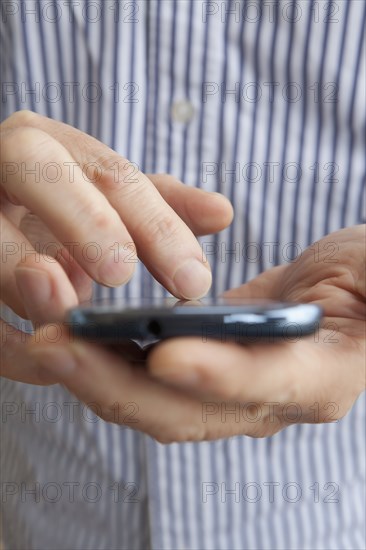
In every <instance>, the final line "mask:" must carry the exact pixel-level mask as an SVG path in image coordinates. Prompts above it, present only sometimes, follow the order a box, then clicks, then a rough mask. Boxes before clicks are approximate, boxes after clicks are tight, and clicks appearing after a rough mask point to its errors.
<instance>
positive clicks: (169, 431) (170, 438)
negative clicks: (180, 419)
mask: <svg viewBox="0 0 366 550" xmlns="http://www.w3.org/2000/svg"><path fill="white" fill-rule="evenodd" d="M152 437H154V439H156V441H158V442H159V443H162V444H163V445H167V444H170V443H186V442H189V441H191V442H194V441H204V440H206V439H207V436H206V431H205V427H204V426H203V425H202V424H200V423H197V422H192V423H184V424H181V425H174V426H172V427H171V428H167V427H164V428H162V429H161V430H154V433H153V434H152Z"/></svg>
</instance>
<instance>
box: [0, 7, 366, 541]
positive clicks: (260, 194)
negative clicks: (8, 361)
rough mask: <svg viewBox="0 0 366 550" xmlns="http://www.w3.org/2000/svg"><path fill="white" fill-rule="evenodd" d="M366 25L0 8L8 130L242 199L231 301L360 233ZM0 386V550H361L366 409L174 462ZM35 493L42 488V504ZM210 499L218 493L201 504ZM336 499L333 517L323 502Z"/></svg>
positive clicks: (218, 257) (348, 17)
mask: <svg viewBox="0 0 366 550" xmlns="http://www.w3.org/2000/svg"><path fill="white" fill-rule="evenodd" d="M32 11H34V13H32ZM13 12H14V13H13ZM259 13H262V16H261V17H256V14H259ZM365 17H366V4H365V3H364V2H361V1H359V0H349V1H347V2H346V1H340V0H339V1H334V2H327V1H324V0H306V1H298V2H286V1H285V0H278V1H277V0H273V1H269V2H266V3H262V4H261V3H260V2H259V0H255V1H249V0H248V1H246V0H240V1H239V0H216V1H214V2H209V1H200V0H176V1H173V0H160V1H159V0H120V1H115V0H113V1H112V0H104V1H102V0H93V1H92V0H80V1H79V2H73V1H71V0H70V2H63V1H62V2H56V0H26V1H24V2H21V1H20V0H14V1H12V2H3V3H2V24H1V45H2V64H1V83H2V97H1V106H2V119H4V118H6V117H7V116H9V115H10V114H11V113H12V112H14V111H16V110H19V109H31V110H33V111H36V112H39V113H41V114H44V115H47V116H49V117H52V118H54V119H56V120H63V121H65V122H67V123H69V124H71V125H73V126H76V127H78V128H80V129H81V130H83V131H85V132H88V133H90V134H91V135H94V136H95V137H96V138H98V139H100V140H101V141H103V142H104V143H106V144H108V145H109V146H111V147H112V148H113V149H115V150H116V151H117V152H119V153H120V154H121V155H124V156H126V157H127V158H129V159H130V160H131V161H133V162H135V163H137V164H138V165H139V167H140V168H141V170H143V171H145V172H147V173H152V172H169V173H172V174H174V175H175V176H177V177H178V178H180V179H181V180H182V181H184V182H185V183H186V184H188V185H192V186H199V187H202V188H205V189H207V190H215V191H220V192H222V193H224V194H225V195H226V196H228V197H229V198H230V199H231V200H232V202H233V203H234V205H235V211H236V217H235V221H234V223H233V225H232V226H231V227H230V228H229V229H227V230H225V231H223V232H222V233H221V234H220V235H218V236H215V237H207V238H204V239H202V241H203V246H204V247H206V248H207V245H208V243H210V244H211V245H213V246H215V247H216V249H217V250H219V251H220V252H218V253H216V254H215V255H210V256H209V260H210V261H211V263H212V267H213V273H214V285H213V292H214V293H218V292H221V291H222V290H224V289H226V288H230V287H233V286H237V285H239V284H241V283H242V282H244V281H246V280H248V279H250V278H252V277H254V276H256V275H257V274H258V273H259V272H261V271H263V270H265V269H269V268H270V267H272V266H273V265H275V264H278V263H284V262H285V261H289V260H291V259H292V258H294V257H295V256H296V254H298V253H299V251H300V250H303V249H304V248H305V247H306V246H307V245H308V244H310V243H311V242H313V241H314V240H315V239H318V238H320V237H321V236H323V235H324V234H327V233H329V232H331V231H334V230H336V229H338V228H340V227H344V226H349V225H353V224H356V223H364V222H365V221H366V207H365V199H366V193H365V173H366V170H365V121H366V113H365V111H366V102H365V88H364V83H365V81H366V75H365ZM271 83H274V85H271ZM289 83H292V84H289ZM235 88H239V90H244V94H247V95H246V96H245V97H244V99H243V96H242V94H241V100H240V101H239V100H237V98H236V97H235V95H233V94H232V93H229V92H230V91H232V90H235ZM225 89H226V90H227V92H228V93H227V94H226V96H225V95H224V96H222V93H221V91H222V90H225ZM27 90H28V93H27ZM29 90H35V93H29ZM60 90H61V91H62V93H61V94H59V97H57V94H58V93H59V92H60ZM205 90H206V92H205ZM207 90H208V91H207ZM256 90H257V91H258V93H259V92H261V97H259V98H258V100H257V101H253V94H254V93H255V91H256ZM12 91H14V93H12ZM212 91H214V92H215V93H212ZM71 92H73V93H72V95H71V96H70V95H68V94H71ZM99 92H100V97H96V99H95V101H94V100H93V101H91V100H88V97H89V99H90V98H93V97H94V94H97V95H99ZM210 92H211V93H210ZM296 92H298V93H300V92H301V97H299V99H298V101H290V100H289V99H288V98H287V100H286V94H287V93H288V94H289V96H290V99H291V98H293V97H294V96H293V95H291V94H295V93H296ZM270 93H271V98H270ZM88 94H89V96H88ZM47 97H48V100H47ZM180 101H186V102H189V104H190V106H191V107H193V110H194V115H193V118H192V120H190V122H189V123H184V122H181V121H179V120H178V119H177V118H176V117H175V116H174V115H172V107H173V106H174V105H176V103H177V102H180ZM235 243H237V244H235ZM235 247H236V255H239V257H236V256H235V254H233V253H231V254H230V250H233V249H235ZM256 250H257V251H258V250H259V251H261V252H262V254H259V256H258V257H257V258H255V259H253V260H252V261H251V259H252V258H254V257H255V251H256ZM269 251H271V252H272V253H273V254H271V255H270V254H269ZM243 253H244V256H246V259H245V258H243ZM235 260H238V261H235ZM96 294H97V296H98V297H108V296H111V297H114V296H138V295H144V296H151V295H154V296H159V295H163V294H165V291H164V289H162V288H161V287H160V286H159V285H158V284H157V283H156V282H154V281H153V280H152V278H151V277H150V275H149V274H148V273H147V271H146V270H145V269H144V268H143V267H142V266H141V265H140V264H139V265H138V266H137V270H136V275H135V277H134V278H133V280H132V281H131V282H130V283H129V284H128V285H126V286H125V287H124V288H121V289H118V290H112V289H107V288H102V287H98V288H96ZM1 384H2V385H1V392H2V402H3V404H4V403H5V404H9V403H10V404H11V406H13V407H14V408H13V409H9V410H8V409H4V406H3V409H2V412H3V418H2V423H1V436H2V443H3V445H2V458H1V482H2V488H3V490H5V488H7V490H8V491H10V490H11V487H12V488H13V489H14V491H15V490H16V489H17V490H18V492H17V494H15V495H10V494H8V495H7V496H6V495H5V497H4V494H5V493H3V502H2V516H3V522H4V535H3V536H4V542H5V548H6V550H7V549H11V550H14V549H19V550H24V549H25V548H27V549H34V550H35V549H37V550H41V549H47V550H50V549H55V550H56V549H57V550H60V549H62V548H64V549H70V548H73V549H80V550H81V549H82V550H86V549H93V550H94V549H97V548H98V549H105V550H111V549H129V550H131V549H136V550H137V549H146V548H149V547H151V548H152V549H156V550H163V549H167V550H168V549H192V550H193V549H197V550H198V549H204V550H209V549H212V550H218V549H223V550H226V549H228V548H230V549H253V550H254V549H271V550H273V549H285V548H286V549H289V548H293V549H295V548H296V549H300V548H302V549H310V548H311V549H323V548H324V549H325V548H326V549H345V548H352V549H363V548H365V523H364V518H365V438H364V433H365V416H366V415H365V399H364V397H361V398H360V399H359V400H358V402H357V403H356V405H355V406H354V407H353V409H352V410H351V412H350V413H349V414H348V415H347V416H346V417H345V418H344V419H343V420H342V421H340V422H338V423H335V424H327V425H296V426H292V427H289V428H287V429H286V430H285V431H283V432H281V433H279V434H277V435H275V436H274V437H272V438H267V439H262V440H254V439H249V438H247V437H235V438H231V439H229V440H222V441H217V442H210V443H207V442H204V443H199V444H193V443H187V444H172V445H167V446H163V445H160V444H158V443H156V442H155V441H153V440H151V439H150V438H148V437H147V436H145V435H143V434H140V433H139V432H137V431H131V430H128V429H124V428H122V427H119V426H116V425H112V424H106V423H104V422H102V421H101V420H99V419H98V418H97V417H95V416H94V417H93V416H92V414H91V413H88V416H86V414H87V413H86V409H85V408H84V406H83V405H82V404H80V403H78V402H76V401H75V399H74V398H73V397H72V396H70V395H69V394H68V392H67V391H66V390H64V389H63V388H61V387H49V388H47V387H46V388H43V387H42V388H40V387H33V386H27V385H25V384H18V383H14V382H11V381H8V380H2V382H1ZM72 403H73V405H72ZM24 407H27V408H32V407H33V408H35V407H36V408H37V407H38V408H39V411H40V417H39V418H35V417H34V416H33V417H32V416H31V415H28V416H27V417H25V418H24V415H22V414H21V411H22V410H23V409H24ZM73 408H74V409H73ZM70 409H73V410H74V412H75V414H74V418H72V421H71V419H70V416H69V413H70ZM51 410H54V411H58V414H59V415H61V416H60V418H59V419H58V420H57V421H56V422H53V421H51V420H50V419H49V417H48V416H47V414H48V412H49V411H51ZM60 411H61V412H60ZM6 483H7V484H8V485H6V486H5V485H4V484H6ZM21 483H24V484H25V485H24V486H23V488H26V489H30V488H32V487H37V486H36V485H35V484H36V483H38V484H39V486H38V487H39V488H40V491H41V493H40V498H39V502H34V497H32V495H30V494H29V495H28V496H27V495H24V494H22V486H21ZM49 483H53V484H56V485H54V486H47V484H49ZM73 483H74V484H75V483H79V485H74V489H75V502H71V499H70V494H69V490H70V487H71V485H70V484H73ZM271 483H272V484H273V483H276V484H278V485H275V486H273V485H272V487H273V489H274V499H273V502H271V499H270V498H269V488H270V485H268V484H271ZM286 483H292V484H296V485H293V486H290V488H289V493H288V494H289V495H291V496H293V493H291V490H294V489H295V488H296V487H300V489H301V491H302V494H301V498H299V500H298V501H297V502H288V501H286V499H285V498H284V497H283V493H282V491H283V490H285V489H284V488H285V487H286ZM9 484H13V485H12V486H10V485H9ZM88 484H92V485H88ZM93 484H94V485H93ZM207 484H209V485H207ZM327 484H328V485H327ZM329 484H330V485H329ZM96 486H97V487H99V488H100V491H101V495H100V498H99V499H98V500H97V501H96V502H92V500H93V495H92V489H93V488H94V489H95V487H96ZM117 486H118V488H119V490H120V493H119V494H118V495H117V494H116V488H117ZM45 487H46V489H47V487H49V491H50V493H49V497H48V496H47V495H48V493H46V497H45V496H44V495H42V488H43V489H45ZM87 487H90V491H91V493H90V495H89V496H88V495H85V494H84V495H83V494H82V492H81V489H82V488H83V489H85V488H87ZM208 487H210V488H211V490H216V489H217V492H215V494H211V495H206V497H205V498H203V497H204V493H203V491H205V490H206V491H207V490H208V489H207V488H208ZM238 487H239V492H237V493H236V494H232V493H231V494H230V493H227V494H226V495H225V489H226V490H227V491H229V490H234V489H237V488H238ZM291 487H292V489H291ZM311 487H312V488H311ZM337 487H338V490H337V491H336V489H337ZM58 488H61V489H62V495H61V497H60V499H59V500H58V501H57V502H51V500H52V498H53V496H54V494H53V493H52V490H54V491H57V490H58ZM333 489H334V490H335V497H336V498H337V499H338V502H325V501H324V500H325V499H327V497H328V498H329V496H330V494H331V492H332V490H333ZM135 490H137V495H136V497H134V496H133V493H134V491H135ZM243 490H244V491H245V490H248V491H249V492H248V495H247V498H245V497H244V496H243ZM255 491H262V496H261V498H259V499H258V500H257V501H256V502H254V500H255V498H254V497H255ZM317 491H319V495H318V494H317ZM131 494H132V497H131ZM22 496H23V497H24V498H23V499H22V498H21V497H22ZM56 496H57V494H56ZM136 499H137V502H129V501H130V500H136ZM317 499H318V500H319V502H317ZM114 500H117V502H114ZM225 500H226V501H225Z"/></svg>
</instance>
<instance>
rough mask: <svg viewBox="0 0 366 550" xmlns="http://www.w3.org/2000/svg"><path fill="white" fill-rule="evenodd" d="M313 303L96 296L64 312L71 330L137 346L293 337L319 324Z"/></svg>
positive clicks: (103, 340) (105, 341) (98, 339)
mask: <svg viewBox="0 0 366 550" xmlns="http://www.w3.org/2000/svg"><path fill="white" fill-rule="evenodd" d="M321 317H322V310H321V308H320V307H319V306H317V305H315V304H299V303H282V302H274V301H273V302H271V301H264V300H262V301H261V300H242V299H237V298H231V299H227V298H203V299H201V300H195V301H178V300H176V299H169V298H168V299H151V300H147V299H135V300H131V299H129V300H128V301H121V300H119V301H117V302H115V301H113V302H109V301H102V302H98V303H89V304H87V305H84V306H79V307H77V308H75V309H72V310H70V311H69V313H68V316H67V322H68V324H69V326H70V329H71V332H72V333H73V334H74V335H75V336H77V337H81V338H86V339H88V340H89V341H93V342H96V343H101V344H112V345H113V344H121V343H124V342H128V341H134V342H136V343H138V344H139V345H140V346H141V347H143V346H144V345H149V344H151V343H153V342H157V341H160V340H164V339H166V338H174V337H179V336H197V337H200V338H201V339H202V341H203V342H205V341H207V340H210V339H215V340H220V341H222V342H225V341H235V342H237V343H240V344H245V343H250V342H256V341H276V340H284V341H296V340H297V339H299V338H301V337H303V336H306V335H308V334H311V333H313V332H315V331H316V330H317V328H318V327H319V321H320V319H321Z"/></svg>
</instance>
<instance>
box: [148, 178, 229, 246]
mask: <svg viewBox="0 0 366 550" xmlns="http://www.w3.org/2000/svg"><path fill="white" fill-rule="evenodd" d="M148 178H149V179H150V180H151V181H152V182H153V184H154V185H155V187H156V188H157V190H158V191H159V193H160V194H161V196H162V197H163V199H164V200H165V201H166V202H167V203H168V204H169V205H170V206H171V207H172V208H173V210H174V211H175V212H176V213H177V214H178V216H179V217H180V218H182V220H183V221H184V222H185V223H186V224H187V225H188V227H189V228H190V229H191V231H192V232H193V233H194V234H195V235H208V234H211V233H217V232H218V231H222V230H223V229H225V227H227V226H228V225H230V224H231V222H232V220H233V215H234V213H233V207H232V206H231V203H230V201H229V200H228V199H227V198H226V197H224V196H223V195H221V194H220V193H209V192H207V191H204V190H203V189H196V188H194V187H188V186H187V185H184V184H183V183H181V182H180V181H178V180H177V179H176V178H174V177H173V176H170V175H169V174H148Z"/></svg>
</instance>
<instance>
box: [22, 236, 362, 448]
mask: <svg viewBox="0 0 366 550" xmlns="http://www.w3.org/2000/svg"><path fill="white" fill-rule="evenodd" d="M334 247H336V248H335V249H336V254H335V255H334V259H335V260H336V262H335V263H328V262H327V259H328V257H329V250H332V249H333V250H334ZM365 287H366V281H365V227H364V226H358V227H354V228H350V229H344V230H341V231H339V232H337V233H334V234H332V235H329V236H328V237H325V238H324V239H322V240H321V241H319V243H316V245H315V246H312V247H310V248H309V249H307V250H306V251H305V252H304V254H303V255H302V256H301V257H300V258H299V259H298V260H297V261H296V262H294V263H291V264H288V265H284V266H280V267H276V268H274V269H271V270H269V271H268V272H265V273H263V274H262V275H260V276H259V277H257V278H256V279H254V280H253V281H251V282H250V283H248V284H245V285H243V286H241V287H240V288H238V289H235V290H232V291H230V292H228V293H226V295H227V296H232V297H239V296H242V297H245V298H261V299H263V298H269V299H272V300H285V301H289V300H291V301H299V302H312V303H317V304H320V305H321V306H322V307H323V308H324V311H325V318H324V321H323V327H322V328H321V329H320V331H319V333H317V334H315V335H311V336H308V337H305V338H303V339H301V340H300V341H297V342H286V341H284V342H278V343H274V344H266V345H263V344H251V345H248V346H240V345H237V344H235V343H220V342H215V341H210V342H202V341H201V340H200V339H198V338H179V339H174V340H173V339H172V340H168V341H165V342H163V343H161V344H159V345H157V346H156V347H155V348H154V349H153V350H152V351H151V353H150V355H149V356H148V371H146V370H144V369H141V368H138V367H136V366H134V365H131V364H129V363H127V362H126V361H125V360H123V359H121V358H120V357H118V356H117V355H115V354H114V353H112V352H111V351H109V350H106V349H103V348H101V347H98V346H95V345H92V344H88V343H85V342H80V341H78V342H70V338H69V337H68V336H67V334H66V333H65V332H63V333H62V336H60V339H59V341H58V342H57V343H56V344H55V345H53V344H51V343H50V340H52V339H53V337H52V331H53V332H55V331H57V328H56V327H55V326H53V327H49V328H48V331H46V330H44V329H45V328H47V327H43V328H41V329H40V330H39V332H38V334H37V335H36V338H35V339H34V340H33V341H30V342H29V344H28V345H27V346H26V347H25V348H24V349H23V363H24V364H26V365H27V367H28V372H29V373H33V374H34V376H35V377H38V380H43V382H44V383H46V382H48V383H51V382H56V381H60V382H61V383H63V384H64V385H65V386H66V387H67V388H68V389H69V390H70V391H71V392H72V393H73V394H75V395H76V396H77V397H78V399H80V400H82V401H84V402H85V403H91V402H92V403H94V404H96V406H97V409H96V412H97V413H98V414H99V415H100V416H101V417H102V418H104V419H105V420H107V421H111V422H117V423H120V424H124V425H127V426H130V427H132V428H135V429H138V430H141V431H143V432H146V433H148V434H149V435H151V436H152V437H155V438H156V439H158V440H159V441H161V442H167V443H169V442H172V441H189V440H194V441H199V440H205V439H217V438H222V437H230V436H234V435H239V434H240V435H243V434H245V435H250V436H254V437H263V436H269V435H271V434H274V433H275V432H277V431H278V430H280V429H282V428H283V427H285V426H287V425H288V424H291V423H293V422H294V421H297V422H327V421H333V420H337V419H339V418H341V417H342V416H343V415H344V414H345V413H346V412H347V411H348V410H349V408H350V407H351V406H352V404H353V403H354V401H355V400H356V399H357V397H358V395H359V394H360V393H361V392H362V391H363V389H364V387H365V317H366V314H365V296H366V288H365ZM46 334H48V336H49V338H48V341H47V339H46V338H45V335H46ZM60 334H61V333H60ZM35 340H37V342H39V343H35ZM230 411H234V414H233V413H231V414H230ZM299 413H301V416H299Z"/></svg>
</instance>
